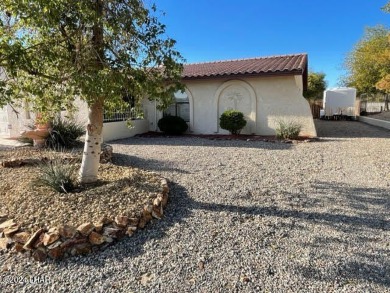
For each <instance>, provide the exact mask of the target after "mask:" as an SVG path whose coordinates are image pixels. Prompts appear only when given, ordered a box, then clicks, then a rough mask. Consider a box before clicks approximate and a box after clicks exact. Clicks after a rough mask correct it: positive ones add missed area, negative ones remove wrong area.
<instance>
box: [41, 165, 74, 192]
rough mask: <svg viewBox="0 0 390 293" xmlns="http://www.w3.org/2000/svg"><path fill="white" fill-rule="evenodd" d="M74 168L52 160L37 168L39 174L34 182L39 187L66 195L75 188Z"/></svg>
mask: <svg viewBox="0 0 390 293" xmlns="http://www.w3.org/2000/svg"><path fill="white" fill-rule="evenodd" d="M76 168H77V167H76V166H75V165H74V164H71V163H69V162H65V161H64V160H61V159H54V160H51V161H48V162H45V163H42V164H40V165H39V166H38V169H39V174H38V176H37V179H36V180H35V181H34V183H35V184H37V185H39V186H47V187H49V188H51V189H54V190H56V191H58V192H60V193H68V192H70V191H72V190H73V189H74V188H75V186H76V185H75V183H74V182H75V171H76Z"/></svg>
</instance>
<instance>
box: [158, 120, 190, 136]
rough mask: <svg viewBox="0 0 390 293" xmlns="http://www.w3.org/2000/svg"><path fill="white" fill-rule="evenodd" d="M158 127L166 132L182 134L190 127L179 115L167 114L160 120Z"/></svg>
mask: <svg viewBox="0 0 390 293" xmlns="http://www.w3.org/2000/svg"><path fill="white" fill-rule="evenodd" d="M157 125H158V128H159V129H160V130H161V131H162V132H164V133H166V134H174V135H178V134H182V133H184V132H185V131H187V129H188V125H187V123H186V122H185V121H184V119H183V118H181V117H179V116H165V117H163V118H161V119H160V120H158V123H157Z"/></svg>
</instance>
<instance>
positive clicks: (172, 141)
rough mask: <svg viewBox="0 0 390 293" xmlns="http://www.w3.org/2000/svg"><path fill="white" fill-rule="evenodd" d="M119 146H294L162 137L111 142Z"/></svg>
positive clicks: (271, 148) (278, 142)
mask: <svg viewBox="0 0 390 293" xmlns="http://www.w3.org/2000/svg"><path fill="white" fill-rule="evenodd" d="M110 143H112V144H117V145H126V146H130V145H153V146H159V145H163V146H201V147H212V148H219V147H223V148H226V147H235V148H255V149H266V150H281V151H283V150H288V149H291V148H292V146H293V144H291V143H285V142H281V141H271V140H270V141H261V140H249V141H246V140H213V139H208V138H201V137H193V136H171V137H169V136H162V137H137V136H135V137H130V138H126V139H120V140H114V141H110Z"/></svg>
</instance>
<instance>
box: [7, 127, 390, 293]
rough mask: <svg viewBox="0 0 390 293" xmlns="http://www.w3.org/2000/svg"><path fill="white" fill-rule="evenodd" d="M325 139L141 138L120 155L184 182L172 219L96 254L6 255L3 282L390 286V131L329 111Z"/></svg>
mask: <svg viewBox="0 0 390 293" xmlns="http://www.w3.org/2000/svg"><path fill="white" fill-rule="evenodd" d="M317 127H318V133H319V135H324V136H327V137H324V138H322V139H321V140H320V141H318V142H311V143H298V144H283V143H271V142H261V141H219V140H207V139H202V138H189V137H183V138H179V137H176V138H162V137H160V138H131V139H126V140H121V141H116V142H115V143H113V144H112V145H113V146H114V151H115V152H116V154H117V155H116V157H115V162H116V163H118V164H123V165H127V164H130V165H132V166H137V167H140V168H144V169H147V170H151V171H156V172H158V173H161V174H162V175H164V176H165V177H167V178H168V179H170V180H171V181H172V182H173V183H172V184H171V188H172V189H171V198H170V202H169V204H168V207H167V210H166V215H165V217H164V219H163V220H162V221H154V222H152V224H151V225H149V226H148V228H147V229H145V230H144V231H141V232H140V233H137V234H136V235H135V236H134V237H133V238H131V239H128V240H124V241H122V242H120V243H118V244H116V245H115V246H113V247H112V250H107V251H103V252H101V253H99V254H96V255H93V256H89V257H77V258H71V259H68V260H65V261H63V262H59V263H53V262H48V263H45V264H38V263H35V262H33V261H31V260H29V259H26V258H24V257H22V256H19V255H18V256H12V257H10V256H9V255H0V262H1V263H2V264H3V266H2V267H3V268H4V267H6V266H8V267H9V271H7V272H0V275H1V276H5V275H13V276H22V275H23V276H24V275H33V276H41V277H43V278H46V279H45V280H47V282H48V283H47V284H36V283H35V284H28V285H17V286H13V287H11V286H10V285H8V286H6V285H5V284H4V283H3V284H0V291H1V292H390V214H389V209H390V197H389V194H390V173H389V164H390V157H389V149H390V140H389V139H388V137H389V135H390V132H389V131H385V130H381V129H379V128H374V127H371V126H368V125H365V124H362V123H359V122H334V121H329V122H328V121H318V122H317Z"/></svg>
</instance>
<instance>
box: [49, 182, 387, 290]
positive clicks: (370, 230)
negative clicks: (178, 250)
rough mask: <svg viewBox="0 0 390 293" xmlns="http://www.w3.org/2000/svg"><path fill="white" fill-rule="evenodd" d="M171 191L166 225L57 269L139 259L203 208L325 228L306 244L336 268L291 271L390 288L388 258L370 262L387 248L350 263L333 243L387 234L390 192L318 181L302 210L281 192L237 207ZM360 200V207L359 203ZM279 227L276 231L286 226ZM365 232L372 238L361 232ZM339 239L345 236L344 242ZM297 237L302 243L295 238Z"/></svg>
mask: <svg viewBox="0 0 390 293" xmlns="http://www.w3.org/2000/svg"><path fill="white" fill-rule="evenodd" d="M170 188H171V191H170V200H169V203H168V205H167V208H166V210H165V215H164V218H163V219H162V220H161V221H157V220H153V221H152V222H151V223H150V224H148V226H147V227H146V228H145V229H144V230H142V231H138V232H137V233H136V234H135V235H134V236H133V237H132V238H129V239H123V240H122V241H120V242H118V243H116V244H115V245H114V246H112V247H111V248H109V250H108V251H99V252H98V253H97V254H96V255H92V256H87V257H73V258H69V259H67V260H64V261H63V262H59V263H56V264H55V265H56V266H58V267H59V268H66V269H68V268H71V267H72V266H75V265H83V266H91V267H100V266H103V265H104V264H105V263H106V262H111V261H115V260H119V261H121V260H122V259H124V258H126V259H133V258H136V257H137V256H139V255H142V254H144V253H145V245H146V244H147V243H151V242H154V241H158V240H159V239H162V238H164V237H172V236H171V235H169V234H167V231H168V230H169V229H171V228H172V227H173V226H175V225H177V224H183V225H184V226H183V228H184V229H191V227H188V226H186V219H187V218H189V217H192V216H193V214H194V212H195V211H196V210H202V211H207V212H211V213H216V214H218V216H220V215H221V212H224V214H226V216H227V217H231V218H232V220H233V217H237V215H238V216H239V218H240V219H242V218H245V217H246V216H260V217H264V218H267V217H276V218H279V219H280V220H285V219H292V220H293V222H294V223H296V224H293V225H291V227H290V229H291V230H294V229H295V230H297V231H298V230H299V231H302V229H303V230H304V229H305V227H307V224H309V225H311V226H310V227H312V229H320V227H322V226H324V225H325V226H327V227H328V228H329V229H330V230H331V231H332V233H329V232H325V231H324V232H321V233H323V235H321V233H320V236H316V235H312V236H310V235H309V236H310V237H311V238H312V239H313V240H314V241H313V242H311V243H310V242H305V245H306V246H307V247H308V249H310V250H311V251H313V254H316V253H317V252H318V251H320V252H321V253H322V254H323V255H322V256H316V257H322V258H323V261H324V262H330V263H332V264H334V266H333V267H334V268H333V269H331V270H324V269H321V268H319V267H316V266H313V265H306V264H305V263H303V264H302V262H300V261H297V262H294V261H293V260H291V262H290V263H288V264H286V265H287V266H288V268H289V270H291V272H294V273H295V274H300V275H302V276H303V277H304V278H305V279H308V280H320V281H325V282H331V283H333V282H334V280H335V279H337V283H338V284H341V285H342V284H344V283H345V284H347V283H348V282H350V281H351V280H352V281H351V282H354V280H360V281H367V282H372V283H375V284H379V285H382V286H387V287H388V286H390V275H388V274H386V273H385V271H386V270H387V268H388V266H389V265H390V263H389V260H388V259H387V260H386V259H382V260H381V261H379V263H373V262H371V261H370V258H375V257H378V255H377V253H382V254H384V255H388V251H384V250H382V252H379V251H378V250H376V249H375V248H376V247H375V246H374V248H372V249H371V251H367V252H366V255H362V254H361V253H362V252H361V251H359V252H355V253H353V258H352V259H345V258H344V257H343V256H342V255H337V254H335V255H333V253H332V245H331V244H334V245H336V247H341V246H348V245H350V241H354V244H355V245H360V243H362V244H364V243H366V241H368V240H370V239H371V237H372V238H375V237H376V235H383V233H386V231H388V230H389V227H390V223H389V219H388V215H387V214H385V213H383V210H385V209H387V207H388V206H389V204H390V197H389V196H388V195H387V194H388V190H385V189H381V188H362V187H348V186H346V185H344V184H337V183H329V182H314V183H313V188H314V189H313V190H314V192H313V194H309V193H303V195H301V196H302V198H305V197H307V198H308V199H309V200H308V201H304V202H303V205H302V206H298V207H295V206H291V205H289V204H290V202H291V201H292V200H293V199H294V196H296V195H295V194H293V193H289V192H285V193H283V192H282V193H283V197H282V200H281V201H280V202H276V203H275V202H272V204H270V202H268V201H267V200H263V199H262V198H260V199H259V200H258V202H257V203H255V204H253V205H251V206H243V205H240V202H238V203H237V204H225V203H216V202H202V201H197V200H194V199H193V198H191V197H190V196H189V194H188V191H187V189H186V188H185V187H184V186H181V185H179V184H176V183H171V184H170ZM332 194H333V198H332V196H331V195H332ZM324 195H327V196H324ZM283 198H284V199H283ZM335 198H336V199H337V200H338V201H339V202H338V203H337V205H339V206H340V209H339V211H338V212H329V211H327V206H326V205H327V204H328V203H329V201H332V200H333V201H334V199H335ZM310 199H312V200H310ZM358 202H360V203H361V205H359V204H357V203H358ZM365 205H366V206H365ZM316 207H322V208H321V209H320V210H317V209H315V208H316ZM373 207H377V208H378V209H379V210H381V212H378V209H375V208H373ZM240 219H238V220H240ZM304 223H306V224H304ZM275 227H276V229H277V228H278V227H281V226H275ZM313 227H317V228H313ZM253 229H256V228H255V227H254V228H253ZM329 229H328V230H329ZM312 231H313V230H311V229H309V230H307V231H306V232H305V233H312ZM362 231H364V232H365V234H366V235H368V236H364V235H361V234H359V232H362ZM326 233H329V234H326ZM274 234H275V233H274ZM274 234H272V235H274ZM272 235H271V234H270V235H266V234H265V235H263V237H264V238H267V237H273V236H272ZM335 235H344V236H343V237H342V238H340V237H339V236H335ZM366 238H370V239H366ZM382 238H383V237H382ZM293 239H295V240H297V239H296V238H293ZM351 239H352V240H351ZM371 240H372V243H373V245H375V243H376V242H375V241H374V240H373V239H371ZM289 241H290V240H289V239H287V240H286V243H287V244H286V245H288V242H289ZM382 241H383V240H382ZM318 249H320V250H318ZM378 249H379V248H378ZM110 250H111V251H110ZM351 253H352V252H351ZM90 258H92V260H91V259H90ZM155 261H156V260H155ZM107 274H110V273H107ZM112 274H115V272H112Z"/></svg>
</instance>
